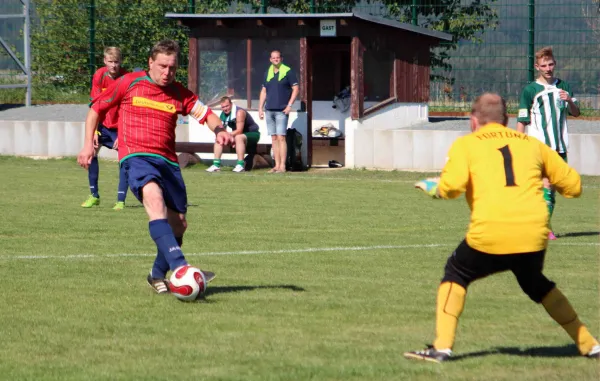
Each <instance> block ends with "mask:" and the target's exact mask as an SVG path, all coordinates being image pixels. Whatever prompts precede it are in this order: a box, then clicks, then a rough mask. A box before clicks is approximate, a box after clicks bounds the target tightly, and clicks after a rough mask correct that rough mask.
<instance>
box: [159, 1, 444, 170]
mask: <svg viewBox="0 0 600 381" xmlns="http://www.w3.org/2000/svg"><path fill="white" fill-rule="evenodd" d="M165 17H167V18H170V19H176V20H178V22H179V23H181V24H182V25H185V26H186V27H188V28H189V30H190V33H189V57H188V58H189V62H188V87H189V88H190V90H192V91H194V92H197V93H198V94H199V95H200V99H201V100H202V101H204V102H205V103H208V104H211V105H212V106H213V108H217V109H218V101H219V99H220V97H221V96H223V95H229V96H231V97H232V98H233V99H234V102H235V103H236V104H237V105H238V106H241V107H245V108H246V109H248V110H249V111H250V113H251V114H252V116H253V117H254V119H255V120H256V121H259V118H258V115H257V114H258V112H257V109H258V97H259V94H260V90H261V86H262V82H263V79H264V75H265V72H266V70H267V68H268V66H269V65H270V63H269V55H270V52H271V51H272V50H274V49H277V50H280V51H281V53H282V56H283V62H284V63H285V64H286V65H288V66H290V67H291V68H292V69H293V70H294V71H295V72H296V74H297V77H298V80H299V87H300V93H299V96H298V99H297V101H296V103H295V104H294V108H293V109H294V111H293V112H292V113H291V114H290V125H291V127H294V128H296V129H297V130H299V131H300V132H301V133H302V134H303V136H304V143H305V144H303V158H304V160H305V161H304V162H305V164H307V165H308V166H314V165H322V164H327V162H328V160H336V161H338V162H340V163H342V164H345V165H346V166H347V167H380V166H381V165H379V164H378V163H376V162H375V161H376V160H375V159H376V156H377V155H378V153H379V154H380V153H381V150H380V148H379V147H378V146H377V145H378V143H377V141H378V140H381V137H378V134H376V133H375V131H376V130H378V129H379V130H381V129H383V130H386V129H393V128H398V127H402V126H403V125H404V124H407V123H408V124H410V123H416V122H418V121H426V120H427V117H428V113H427V102H428V100H429V84H430V79H429V77H430V50H431V48H432V47H434V46H436V45H437V44H439V43H440V42H442V41H450V40H451V39H452V37H451V35H449V34H447V33H442V32H438V31H433V30H429V29H425V28H422V27H418V26H415V25H411V24H406V23H400V22H397V21H393V20H389V19H385V18H381V17H376V16H371V15H366V14H362V13H357V12H349V13H332V14H318V13H317V14H312V13H311V14H272V13H270V14H183V13H167V14H166V16H165ZM344 90H346V91H344ZM344 94H346V95H348V94H349V96H347V97H345V96H344ZM336 95H338V97H337V98H336ZM334 99H335V101H336V102H334ZM261 122H262V123H260V124H261V132H266V127H265V126H264V121H261ZM190 123H192V122H190ZM323 126H329V127H334V128H336V129H338V130H340V131H341V133H342V134H343V135H342V136H341V137H323V136H320V137H314V138H313V136H312V135H313V131H314V130H318V129H320V128H321V127H323ZM191 127H193V126H191ZM205 130H206V129H198V128H190V131H189V139H190V141H200V142H201V141H205V140H206V141H207V142H208V141H214V136H210V134H207V133H206V131H205ZM261 135H262V136H261V142H270V137H269V136H267V135H266V133H262V134H261ZM383 139H384V140H385V139H386V138H383ZM389 148H390V149H386V150H384V151H386V152H387V151H389V150H394V147H389ZM390 160H391V161H394V159H393V157H392V158H389V157H387V158H384V161H388V162H389V161H390ZM383 167H385V165H383Z"/></svg>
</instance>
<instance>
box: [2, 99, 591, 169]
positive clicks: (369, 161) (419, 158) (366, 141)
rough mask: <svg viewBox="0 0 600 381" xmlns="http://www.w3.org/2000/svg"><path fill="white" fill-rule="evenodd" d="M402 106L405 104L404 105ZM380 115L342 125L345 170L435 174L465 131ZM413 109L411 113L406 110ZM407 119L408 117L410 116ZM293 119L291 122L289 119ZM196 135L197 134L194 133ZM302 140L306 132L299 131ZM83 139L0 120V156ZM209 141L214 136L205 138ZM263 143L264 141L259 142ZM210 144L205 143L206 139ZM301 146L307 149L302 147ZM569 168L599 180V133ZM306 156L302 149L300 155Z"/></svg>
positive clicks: (182, 128)
mask: <svg viewBox="0 0 600 381" xmlns="http://www.w3.org/2000/svg"><path fill="white" fill-rule="evenodd" d="M405 106H406V105H405ZM391 107H394V108H395V109H397V110H387V111H386V110H382V112H378V113H375V114H373V115H370V116H369V117H367V118H364V119H362V120H351V119H347V120H346V123H345V132H346V140H345V150H346V152H345V166H346V167H347V168H368V169H385V170H391V169H396V170H411V171H439V170H441V168H442V167H443V165H444V163H445V158H446V153H447V152H448V149H449V148H450V145H451V144H452V142H453V141H454V140H455V139H456V138H457V137H459V136H462V135H464V134H466V133H467V132H466V131H438V130H411V129H410V126H408V127H405V128H403V129H399V128H398V127H397V125H398V123H399V122H398V120H402V119H403V118H404V119H405V120H410V119H411V118H412V122H411V123H415V122H416V121H417V120H418V119H419V118H421V117H419V115H420V114H422V115H425V118H426V105H425V106H424V105H422V104H414V105H410V107H409V108H408V109H407V108H406V107H404V108H405V109H404V110H402V107H400V106H396V105H392V106H391ZM411 109H412V111H410V110H411ZM411 115H412V116H411ZM293 118H294V119H293V120H291V121H290V124H293V123H294V122H295V124H296V126H298V127H300V126H301V125H304V126H305V125H306V114H305V113H296V115H293ZM290 119H292V118H290ZM198 130H200V131H203V130H206V131H208V129H207V128H206V127H203V126H200V127H199V128H198V129H195V128H193V126H192V125H187V124H184V125H179V126H178V127H177V141H199V140H200V139H201V138H200V137H199V136H196V139H194V137H193V136H192V135H193V134H194V133H196V132H197V131H198ZM194 131H196V132H194ZM301 132H302V134H303V136H304V137H305V143H306V138H307V136H308V133H307V131H306V129H304V130H301ZM83 137H84V123H83V122H52V121H51V122H46V121H44V122H42V121H2V120H0V155H16V156H41V157H64V156H76V155H77V154H78V153H79V150H80V149H81V146H82V144H83ZM206 139H213V140H212V141H214V135H213V136H209V135H207V136H206ZM263 139H267V140H266V142H268V136H266V135H265V136H264V137H262V138H261V141H263ZM209 141H210V140H209ZM303 146H304V147H306V144H303ZM569 146H570V147H569V164H570V165H572V166H573V167H574V168H575V169H576V170H577V171H578V172H579V173H581V174H583V175H595V176H600V134H570V143H569ZM302 154H303V156H304V157H306V154H307V153H306V150H305V149H304V150H303V152H302ZM100 157H101V158H107V159H116V158H117V155H116V152H115V151H112V150H107V149H103V150H101V151H100Z"/></svg>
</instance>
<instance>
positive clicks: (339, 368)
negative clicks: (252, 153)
mask: <svg viewBox="0 0 600 381" xmlns="http://www.w3.org/2000/svg"><path fill="white" fill-rule="evenodd" d="M204 168H205V167H202V166H197V167H193V168H191V169H186V170H184V176H185V179H186V183H187V186H188V192H189V202H190V204H192V205H191V206H190V208H189V213H188V221H189V229H188V231H187V233H186V236H185V239H184V245H183V250H184V252H185V253H186V255H187V257H188V260H189V261H190V262H191V263H192V264H195V265H197V266H199V267H201V268H205V269H208V270H212V271H215V272H216V273H217V274H218V276H217V278H216V279H215V280H214V281H213V283H212V284H211V287H210V288H209V290H208V293H207V297H206V300H205V301H204V302H200V303H182V302H179V301H177V300H176V299H175V298H174V297H172V296H158V295H154V294H152V292H151V290H150V289H149V288H148V286H147V285H146V282H145V277H146V275H147V272H148V270H149V268H150V266H151V264H152V261H153V256H154V254H153V253H154V251H155V246H154V244H153V242H152V240H151V239H150V237H149V235H148V225H147V220H146V216H145V213H144V210H143V208H141V207H139V203H138V202H137V201H136V200H135V199H134V198H133V197H132V196H131V194H129V195H128V201H127V203H128V205H129V207H127V208H126V209H125V210H124V211H121V212H115V211H113V210H112V209H111V206H112V204H113V202H114V199H115V197H116V182H117V165H116V163H113V162H102V163H101V178H100V190H101V196H102V205H101V206H100V207H97V208H95V209H91V210H84V209H82V208H81V207H79V205H80V203H81V202H82V201H83V200H84V199H85V198H86V197H87V176H86V173H85V171H83V170H82V169H80V168H79V167H78V166H77V164H76V163H75V161H74V160H73V159H64V160H50V161H34V160H29V159H20V158H13V157H0V208H1V210H2V211H3V215H4V217H3V218H2V219H1V220H0V275H1V277H2V279H3V282H2V292H1V293H0V295H1V296H0V300H1V305H2V308H1V309H0V326H1V327H2V330H1V332H2V334H1V343H2V345H1V346H0V379H2V380H286V381H288V380H361V381H364V380H510V381H514V380H544V381H551V380H573V381H575V380H576V381H581V380H598V379H599V376H600V373H599V367H598V366H599V364H598V362H594V361H591V360H588V359H585V358H582V357H580V356H578V353H577V349H576V347H575V346H574V345H572V343H571V341H570V338H569V337H568V336H567V334H566V333H565V332H563V331H562V329H561V328H560V327H559V326H557V324H556V323H554V321H552V320H551V319H550V318H549V317H548V316H547V315H546V313H545V311H544V309H543V307H541V306H539V305H536V304H534V303H532V302H530V301H529V299H528V298H527V297H526V296H525V295H523V294H522V293H521V291H520V289H519V287H518V285H517V283H516V281H515V280H514V278H513V277H512V275H510V274H502V275H498V276H494V277H491V278H487V279H485V280H481V281H479V282H477V283H475V284H474V285H473V286H472V287H471V288H470V289H469V295H468V298H467V305H466V308H465V312H464V314H463V318H462V319H461V322H460V327H459V331H458V337H457V342H456V346H455V348H454V349H455V359H456V361H451V362H448V363H445V364H442V365H436V364H429V363H421V362H410V361H408V360H405V359H403V358H402V352H403V351H406V350H414V349H421V347H422V346H424V344H426V343H430V342H431V341H432V339H433V334H434V303H435V295H436V288H437V285H438V282H439V280H440V278H441V276H442V271H443V266H444V264H445V260H446V258H447V256H448V255H449V253H450V252H451V250H452V249H453V248H454V247H455V246H456V245H457V244H458V243H459V241H460V240H461V239H462V237H463V235H464V232H465V228H466V225H467V222H468V216H469V214H468V208H467V207H466V204H465V202H464V199H462V198H461V199H459V200H454V201H446V202H444V201H439V200H431V199H428V198H427V197H425V196H424V195H423V194H421V193H419V192H417V191H415V190H414V189H413V188H412V183H413V182H414V181H415V180H417V179H419V178H420V177H422V176H423V174H418V173H401V172H368V171H350V170H344V169H338V170H333V171H310V172H306V173H293V174H285V175H269V174H267V173H265V172H264V171H253V172H250V173H245V174H233V173H230V172H226V171H224V172H222V173H220V174H207V173H205V172H204V171H203V169H204ZM584 184H585V189H584V194H583V196H582V197H581V198H580V199H577V200H565V199H563V198H559V200H558V206H557V211H556V214H555V218H554V226H555V229H556V231H557V233H559V234H562V237H561V238H560V239H559V240H558V241H556V242H552V243H550V248H549V252H548V258H547V262H546V273H547V275H548V276H549V277H550V278H551V279H553V280H554V281H556V282H557V283H558V285H559V287H560V288H561V290H562V291H563V292H564V293H565V294H566V295H567V296H568V297H569V298H570V300H571V303H572V304H573V305H574V307H575V308H576V310H577V311H578V312H579V315H580V317H581V319H582V320H583V321H584V322H586V323H587V324H588V326H589V327H590V330H591V331H592V332H593V333H594V334H595V335H599V334H600V314H599V311H600V303H599V285H598V283H599V282H598V274H599V246H598V234H599V233H598V232H599V231H600V226H599V219H598V208H599V196H600V178H599V177H585V178H584Z"/></svg>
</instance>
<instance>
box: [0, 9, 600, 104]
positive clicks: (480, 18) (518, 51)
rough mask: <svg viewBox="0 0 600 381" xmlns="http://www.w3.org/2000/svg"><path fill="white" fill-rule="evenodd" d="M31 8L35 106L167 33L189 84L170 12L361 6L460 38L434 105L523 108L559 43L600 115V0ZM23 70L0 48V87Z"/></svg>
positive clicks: (438, 72) (440, 74)
mask: <svg viewBox="0 0 600 381" xmlns="http://www.w3.org/2000/svg"><path fill="white" fill-rule="evenodd" d="M15 4H17V6H18V4H20V1H19V0H4V1H3V2H2V4H0V14H2V13H6V12H7V8H8V7H12V8H13V9H14V7H15ZM32 9H33V12H34V16H33V31H32V65H33V70H34V83H35V87H34V94H33V99H34V102H36V101H37V102H43V101H51V102H57V101H63V100H66V101H68V100H69V99H72V98H76V96H77V94H84V93H85V92H86V91H87V88H88V87H89V78H90V76H91V73H93V71H94V70H95V69H96V68H98V67H99V66H101V65H102V48H103V47H104V46H108V45H116V46H120V47H121V48H122V49H123V53H124V64H125V66H126V67H128V68H130V69H131V68H134V67H145V65H146V59H147V58H146V57H147V53H148V49H149V48H150V45H151V44H152V42H154V41H156V40H158V39H160V38H164V37H169V38H174V39H177V40H179V41H180V42H181V43H182V47H183V52H182V59H181V62H182V64H183V65H182V66H183V67H182V70H181V72H180V77H179V78H180V79H181V80H183V81H185V79H186V73H187V72H186V67H185V63H186V62H187V60H186V57H187V42H186V31H185V30H184V29H183V28H181V27H179V26H178V25H176V24H175V23H174V22H172V21H169V20H165V19H164V17H163V15H164V14H165V13H166V12H182V13H183V12H196V13H250V12H254V13H259V12H282V11H283V12H296V13H308V12H315V13H329V12H346V11H351V10H353V9H354V10H355V11H357V12H362V13H368V14H374V15H378V16H383V17H389V18H393V19H396V20H400V21H402V22H407V23H413V24H416V25H420V26H423V27H427V28H434V29H437V30H441V31H446V32H448V33H451V34H452V35H453V36H454V37H455V40H454V41H453V42H452V43H448V44H446V45H443V46H441V47H440V48H436V49H435V51H434V58H435V59H434V63H433V67H432V74H433V81H432V87H431V100H430V106H431V109H432V110H434V111H466V110H468V108H469V104H470V102H471V101H472V100H473V98H474V97H475V96H476V95H478V94H480V93H481V92H483V91H496V92H499V93H501V94H502V95H504V96H505V97H506V98H507V99H508V101H509V105H510V106H511V107H512V108H514V107H516V103H517V102H518V97H519V93H520V91H521V89H522V88H523V87H524V86H525V85H526V84H527V83H528V82H529V81H531V80H532V79H533V78H535V76H536V73H535V70H534V68H533V66H532V63H533V60H532V55H533V53H534V52H535V51H536V50H537V49H539V48H541V47H543V46H552V47H553V48H554V53H555V57H556V59H557V73H556V74H557V75H558V76H559V77H560V78H563V79H564V80H566V81H567V82H569V83H570V84H571V86H572V88H573V90H574V92H575V94H576V97H577V98H578V99H579V100H580V102H581V106H582V110H583V113H584V115H590V116H600V96H599V91H600V65H599V64H598V62H599V61H598V59H599V58H600V0H568V1H565V0H397V1H394V0H383V1H366V0H359V1H356V2H352V1H342V0H307V1H297V0H238V1H231V0H172V1H162V0H136V1H133V0H61V1H48V0H32ZM6 25H7V24H6V23H3V26H0V37H2V38H3V39H4V40H5V41H10V42H11V43H14V44H15V48H16V50H17V52H21V53H22V47H19V44H18V36H16V33H17V32H15V26H14V24H11V25H12V26H11V27H10V28H11V29H10V30H7V29H8V27H7V26H6ZM7 33H8V34H10V35H8V36H7V35H6V34H7ZM0 51H1V49H0ZM16 74H18V72H17V71H15V67H14V66H11V63H10V59H9V58H8V57H7V56H6V54H2V53H0V84H1V83H7V82H8V81H15V80H17V81H18V80H19V77H18V76H15V75H16ZM9 92H10V93H12V94H13V98H15V100H16V101H17V102H19V99H18V94H19V92H22V90H20V89H18V90H17V89H14V90H6V89H1V90H0V103H1V102H2V100H4V102H7V101H10V99H8V98H11V96H8V95H7V94H8V93H9ZM15 94H17V95H15ZM11 99H12V98H11ZM21 99H22V98H21Z"/></svg>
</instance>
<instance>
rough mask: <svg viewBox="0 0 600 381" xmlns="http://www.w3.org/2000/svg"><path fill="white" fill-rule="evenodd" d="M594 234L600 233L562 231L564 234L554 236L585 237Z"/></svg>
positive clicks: (598, 233)
mask: <svg viewBox="0 0 600 381" xmlns="http://www.w3.org/2000/svg"><path fill="white" fill-rule="evenodd" d="M594 235H600V232H572V233H564V234H557V235H556V238H568V237H587V236H594Z"/></svg>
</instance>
